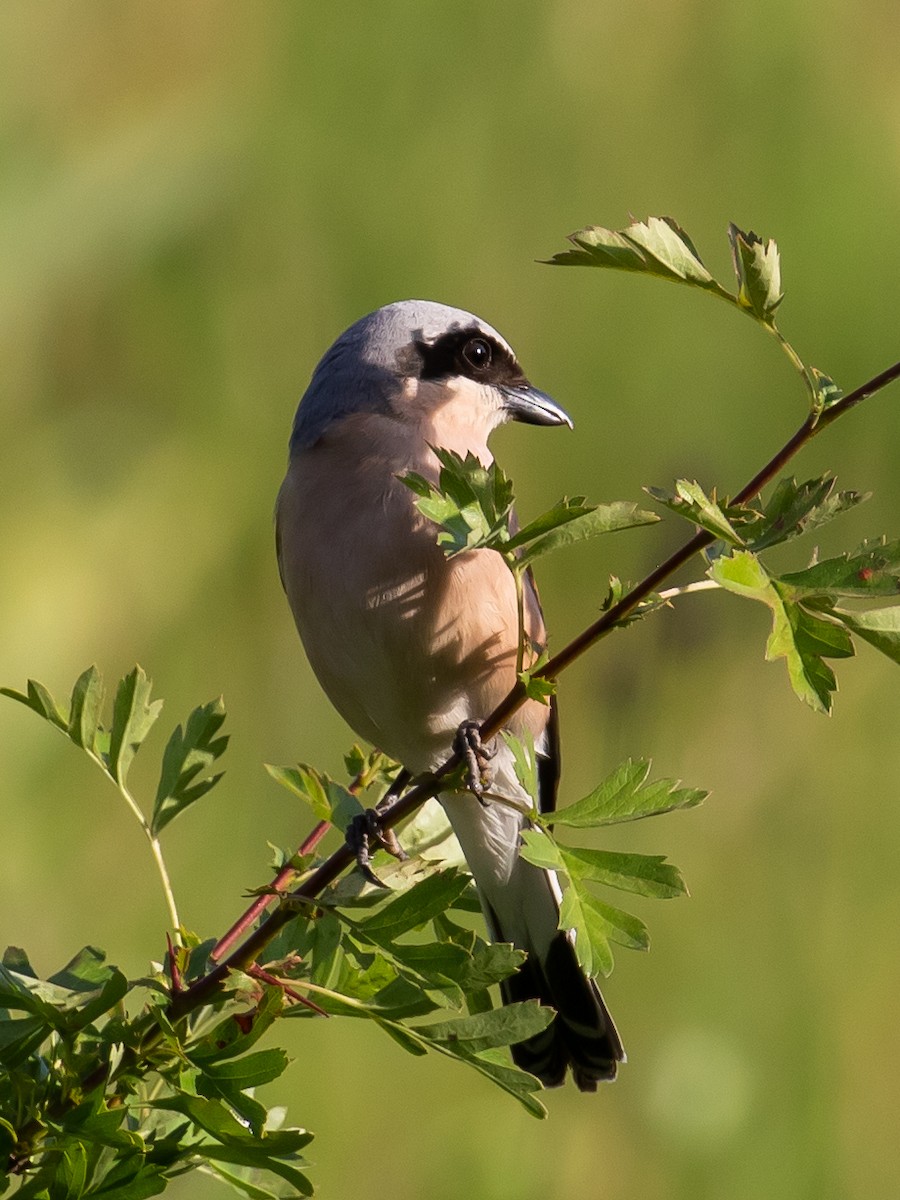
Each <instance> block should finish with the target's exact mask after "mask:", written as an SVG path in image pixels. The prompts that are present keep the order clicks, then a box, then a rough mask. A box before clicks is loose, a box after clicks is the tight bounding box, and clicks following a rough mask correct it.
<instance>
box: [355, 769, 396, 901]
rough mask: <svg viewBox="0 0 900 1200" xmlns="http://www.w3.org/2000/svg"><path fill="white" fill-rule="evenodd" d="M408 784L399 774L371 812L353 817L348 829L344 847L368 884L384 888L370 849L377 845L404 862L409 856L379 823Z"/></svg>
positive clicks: (367, 809) (369, 809)
mask: <svg viewBox="0 0 900 1200" xmlns="http://www.w3.org/2000/svg"><path fill="white" fill-rule="evenodd" d="M408 782H409V772H408V771H401V772H400V774H399V775H398V776H397V778H396V779H395V780H394V782H393V783H392V784H391V786H390V787H389V788H388V790H387V791H386V792H385V794H384V795H383V796H382V798H381V799H380V800H379V801H378V803H377V805H376V806H375V807H374V808H366V809H364V810H363V811H362V812H361V813H359V814H358V815H357V816H355V817H353V819H352V820H351V821H350V824H349V825H348V826H347V834H346V841H347V845H348V846H349V847H350V849H351V850H352V851H353V853H354V854H355V855H356V865H357V866H358V867H359V869H360V871H361V872H362V873H363V875H364V876H365V877H366V879H368V881H369V883H373V884H375V886H376V887H385V886H386V884H384V883H382V882H381V880H380V879H379V878H378V876H377V875H376V874H375V872H374V871H373V870H372V866H371V862H372V859H371V845H372V842H376V843H377V844H378V845H379V846H381V847H382V849H384V850H387V852H388V854H392V855H393V856H394V858H398V859H399V860H400V861H401V862H403V861H404V860H405V859H406V858H408V857H409V856H408V855H407V853H406V851H405V850H404V849H403V847H402V846H401V845H400V842H399V841H398V840H397V835H396V833H394V831H393V829H384V828H383V827H382V824H381V822H382V819H383V818H384V817H385V815H386V814H387V813H389V812H390V810H391V809H392V808H393V806H394V804H395V803H396V801H397V800H398V799H399V798H400V796H401V795H402V793H403V790H404V788H405V787H406V785H407V783H408Z"/></svg>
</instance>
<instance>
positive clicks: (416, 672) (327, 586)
mask: <svg viewBox="0 0 900 1200" xmlns="http://www.w3.org/2000/svg"><path fill="white" fill-rule="evenodd" d="M507 421H519V422H523V423H525V424H531V425H538V426H566V425H568V426H571V424H572V422H571V420H570V418H569V417H568V415H567V414H566V413H565V412H564V410H563V409H562V408H561V407H560V406H559V405H558V404H557V403H556V402H555V401H554V400H552V399H551V397H550V396H549V395H547V394H546V393H545V392H542V391H539V390H538V389H537V388H536V387H534V386H533V385H532V384H531V383H530V382H529V381H528V379H527V378H526V376H525V374H524V372H523V370H522V368H521V366H520V365H519V361H518V359H517V357H516V355H515V353H514V352H513V350H512V348H511V347H510V345H509V343H508V342H507V341H506V340H505V339H504V338H503V337H502V336H501V335H500V334H499V333H498V332H497V330H496V329H494V328H493V327H492V326H491V325H489V324H487V323H486V322H485V321H483V320H481V319H480V318H479V317H477V316H475V315H473V314H472V313H470V312H466V311H464V310H462V309H458V308H453V307H450V306H448V305H444V304H439V303H436V302H434V301H425V300H401V301H397V302H394V303H391V304H387V305H385V306H384V307H382V308H379V309H377V310H376V311H374V312H371V313H369V314H368V315H366V316H364V317H362V318H361V319H359V320H357V321H356V322H355V323H354V324H353V325H351V326H350V327H349V328H348V329H347V330H345V332H344V333H342V334H341V335H340V337H338V339H337V340H336V341H335V342H334V344H333V345H332V346H331V348H330V349H329V350H328V351H327V352H326V353H325V355H324V356H323V358H322V359H321V361H320V362H319V364H318V365H317V366H316V368H315V370H314V372H313V374H312V378H311V380H310V383H309V386H308V388H307V390H306V392H305V393H304V395H303V397H302V399H301V401H300V404H299V407H298V409H297V413H296V417H295V419H294V423H293V428H292V432H291V436H290V443H289V454H288V468H287V473H286V476H285V479H284V482H283V484H282V486H281V489H280V491H279V494H278V499H277V504H276V516H275V526H276V548H277V556H278V566H279V571H280V575H281V580H282V583H283V586H284V589H285V592H286V594H287V599H288V602H289V604H290V608H291V611H292V613H293V617H294V622H295V624H296V627H297V630H298V632H299V635H300V639H301V641H302V644H303V647H304V650H305V652H306V655H307V658H308V660H309V663H310V665H311V667H312V669H313V672H314V674H315V675H316V677H317V679H318V681H319V683H320V684H321V686H322V688H323V690H324V691H325V693H326V695H327V696H328V698H329V699H330V701H331V703H332V704H333V705H334V707H335V708H336V709H337V711H338V712H339V713H340V714H341V716H342V717H343V718H344V719H345V720H346V721H347V723H348V724H349V725H350V726H351V728H352V729H353V730H354V731H355V732H356V734H357V735H359V736H360V737H362V738H364V739H365V740H366V741H368V742H369V743H371V744H372V745H374V746H376V747H378V748H379V749H381V750H382V751H383V752H384V753H386V754H387V755H389V756H390V757H391V758H393V759H395V760H396V761H398V762H399V763H401V764H402V765H403V767H405V768H406V769H407V770H408V771H409V772H411V773H412V775H413V776H416V775H419V774H421V773H425V772H429V771H433V770H435V769H436V768H438V767H439V766H440V765H441V764H442V763H443V762H444V761H445V760H446V759H447V758H448V757H449V756H450V754H451V752H452V750H453V748H454V746H455V745H456V744H457V741H456V739H457V737H458V734H459V731H460V730H461V729H462V728H464V727H465V728H467V729H469V730H470V731H471V730H472V729H473V728H477V724H478V722H480V721H482V720H483V719H484V718H485V717H486V716H487V715H488V714H489V713H490V712H491V711H492V710H493V709H494V708H495V707H496V705H497V704H498V703H499V702H500V701H501V700H502V699H503V698H504V697H505V696H506V695H507V693H508V692H509V691H510V690H511V688H512V687H513V685H514V684H515V682H516V652H517V645H518V617H517V612H518V610H517V599H516V590H515V582H514V579H513V576H512V573H511V572H510V571H509V569H508V568H507V566H506V564H505V563H504V562H503V560H502V558H501V557H500V555H498V554H497V553H496V552H495V551H493V550H491V549H487V548H482V549H475V550H468V551H464V552H463V553H459V554H456V555H454V556H452V557H448V556H447V555H445V553H444V552H443V550H442V549H441V548H440V547H439V546H438V544H437V537H436V530H435V526H434V524H433V523H432V522H431V521H429V520H428V519H426V518H425V517H424V516H423V515H422V514H421V512H420V511H419V509H418V508H417V506H416V503H415V496H414V494H413V492H412V491H411V490H410V489H409V488H408V487H407V486H405V485H404V483H403V482H402V481H401V479H400V476H402V475H403V474H404V473H406V472H410V471H414V472H416V473H418V474H419V475H421V476H422V477H424V478H425V479H426V480H431V481H433V482H437V480H438V475H439V460H438V458H437V456H436V454H435V448H441V449H444V450H450V451H454V452H455V453H457V454H459V455H460V456H463V457H465V456H466V455H474V456H475V457H476V458H477V459H478V460H480V461H481V463H482V464H483V465H484V466H489V465H490V463H491V462H492V461H493V458H492V454H491V451H490V450H489V448H488V439H489V437H490V435H491V433H492V432H493V430H494V429H495V428H497V427H498V426H499V425H501V424H503V423H504V422H507ZM525 626H526V632H527V635H528V637H529V639H530V640H531V642H532V644H533V645H536V646H543V645H544V644H545V643H546V630H545V627H544V621H543V616H542V613H541V608H540V603H539V601H538V596H537V592H536V590H535V587H534V583H533V580H532V578H531V576H530V575H529V576H528V578H527V579H526V596H525ZM509 728H510V729H511V731H512V732H513V733H515V734H517V735H518V736H520V737H527V736H530V737H531V738H533V740H534V745H535V748H536V751H537V755H538V768H539V769H538V777H539V785H540V786H539V792H540V795H539V797H538V804H539V807H540V808H541V809H542V811H551V810H553V809H554V807H555V803H556V789H557V783H558V779H559V738H558V716H557V708H556V703H555V698H554V700H553V702H552V703H551V704H550V705H549V706H548V705H546V704H542V703H539V702H538V701H535V700H529V701H528V702H526V704H525V705H524V706H523V707H521V708H520V709H519V710H518V712H517V713H516V714H515V715H514V716H513V717H512V718H511V719H510V721H509ZM498 741H499V739H498ZM478 749H479V753H480V748H478ZM490 765H491V782H490V787H489V789H488V792H487V793H486V795H485V796H484V797H482V798H478V797H477V796H475V795H473V794H471V793H470V792H466V791H455V792H443V793H441V795H440V796H439V799H440V802H441V804H442V805H443V808H444V810H445V812H446V814H447V816H448V818H449V821H450V824H451V827H452V829H453V832H454V833H455V835H456V837H457V839H458V841H459V844H460V847H461V849H462V852H463V855H464V857H465V859H466V864H467V866H468V869H469V871H470V872H471V874H472V877H473V879H474V881H475V886H476V889H477V892H478V896H479V900H480V903H481V908H482V911H483V914H484V918H485V922H486V925H487V929H488V933H489V935H490V937H491V938H492V940H493V941H495V942H507V943H512V944H513V945H514V946H515V947H517V948H518V949H519V950H523V951H525V953H526V956H527V957H526V958H525V961H524V963H523V965H522V967H521V969H520V970H519V971H518V973H517V974H515V975H513V976H511V977H510V978H508V979H507V980H505V981H503V983H502V984H501V994H502V999H503V1002H504V1003H507V1004H508V1003H512V1002H515V1001H521V1000H528V999H537V1000H539V1001H540V1002H541V1003H542V1004H546V1005H549V1006H550V1007H552V1008H553V1009H555V1010H556V1014H557V1015H556V1017H555V1018H554V1020H553V1021H552V1022H551V1024H550V1025H548V1027H547V1028H546V1029H544V1030H543V1031H541V1032H540V1033H538V1034H536V1035H533V1036H532V1037H530V1038H528V1039H526V1040H524V1041H522V1042H519V1043H517V1044H516V1045H515V1046H513V1047H512V1055H513V1061H514V1062H515V1063H516V1064H517V1065H518V1066H519V1067H521V1068H522V1069H523V1070H526V1071H529V1072H530V1073H531V1074H533V1075H535V1076H536V1077H537V1078H538V1079H539V1080H540V1081H541V1083H542V1084H543V1085H544V1086H545V1087H555V1086H559V1085H560V1084H562V1083H563V1082H564V1081H565V1079H566V1078H567V1075H568V1072H569V1070H571V1073H572V1077H573V1079H574V1081H575V1084H576V1085H577V1087H578V1088H579V1089H580V1090H582V1091H590V1092H592V1091H596V1089H597V1084H598V1082H600V1081H603V1080H612V1079H614V1078H615V1076H616V1072H617V1067H618V1064H619V1063H620V1062H622V1061H624V1059H625V1054H624V1050H623V1047H622V1042H621V1040H620V1038H619V1034H618V1032H617V1030H616V1027H615V1024H614V1023H613V1020H612V1017H611V1016H610V1014H609V1011H608V1009H607V1007H606V1004H605V1003H604V1000H603V997H602V996H601V993H600V990H599V988H598V987H597V984H596V982H595V981H594V980H593V979H591V978H590V977H589V976H587V975H586V974H585V973H584V971H583V970H582V968H581V966H580V965H579V963H578V960H577V957H576V954H575V948H574V933H573V932H572V931H568V932H566V931H561V930H560V929H559V908H560V900H561V889H560V884H559V881H558V879H557V877H556V875H555V873H554V872H552V871H548V870H544V869H542V868H540V867H537V866H535V865H533V864H531V863H529V862H526V861H525V859H524V858H521V857H520V856H519V853H518V850H519V845H520V842H521V836H522V832H523V830H524V829H526V828H528V827H529V820H528V817H527V814H526V812H525V811H524V810H525V809H527V807H528V806H529V805H530V803H531V801H530V798H529V797H528V795H527V793H526V792H525V790H524V788H523V787H522V785H521V783H520V782H519V780H518V779H517V777H516V774H515V770H514V765H513V755H512V752H511V751H510V749H509V747H508V746H507V745H505V744H498V745H497V746H496V747H495V749H494V753H493V757H492V761H491V764H490ZM491 796H499V797H500V799H499V800H493V799H491ZM504 798H505V799H506V800H507V801H512V803H506V802H503V799H504Z"/></svg>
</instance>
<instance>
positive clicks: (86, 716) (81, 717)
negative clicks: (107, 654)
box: [67, 667, 103, 754]
mask: <svg viewBox="0 0 900 1200" xmlns="http://www.w3.org/2000/svg"><path fill="white" fill-rule="evenodd" d="M102 707H103V680H102V679H101V678H100V672H99V671H98V670H97V668H96V667H88V669H87V670H86V671H83V672H82V674H81V675H79V676H78V679H77V680H76V681H75V686H74V688H73V689H72V699H71V701H70V703H69V721H68V730H67V732H68V734H69V737H70V738H71V739H72V741H73V742H74V743H75V745H76V746H81V747H82V748H83V749H84V750H87V751H89V752H90V753H91V754H98V748H97V732H98V730H99V728H100V710H101V708H102Z"/></svg>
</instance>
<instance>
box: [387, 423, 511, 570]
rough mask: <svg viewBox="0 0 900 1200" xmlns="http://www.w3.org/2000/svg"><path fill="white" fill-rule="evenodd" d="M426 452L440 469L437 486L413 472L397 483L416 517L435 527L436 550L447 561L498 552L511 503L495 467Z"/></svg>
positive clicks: (504, 480)
mask: <svg viewBox="0 0 900 1200" xmlns="http://www.w3.org/2000/svg"><path fill="white" fill-rule="evenodd" d="M432 450H433V451H434V453H435V455H436V456H437V459H438V462H439V463H440V464H441V469H440V474H439V477H438V483H437V485H435V484H434V483H432V482H431V481H430V480H427V479H425V478H424V477H423V476H422V475H418V474H416V473H415V472H408V473H407V474H405V475H400V476H398V478H399V479H400V480H401V482H402V483H405V484H406V486H407V487H408V488H410V489H411V490H412V491H413V492H415V493H416V495H417V496H418V497H419V499H418V500H417V501H416V507H417V508H418V509H419V511H420V512H421V513H422V515H423V516H424V517H427V518H428V520H430V521H434V522H435V524H437V525H438V526H440V530H441V532H440V533H439V534H438V538H437V543H438V545H439V546H442V547H443V549H444V553H445V554H446V555H447V556H448V557H452V556H453V555H454V554H460V553H462V552H463V551H465V550H475V549H481V548H490V549H500V548H501V547H503V546H504V545H505V543H506V542H507V541H508V540H509V520H510V514H511V512H512V503H513V489H512V483H511V482H510V480H509V479H508V478H507V476H506V475H505V474H504V473H503V471H502V470H501V469H500V467H498V466H497V464H496V463H495V462H492V463H491V464H490V465H489V466H487V467H485V466H484V464H483V463H482V462H481V461H480V459H478V458H476V457H475V455H474V454H471V453H470V454H467V455H466V457H465V458H462V457H461V456H460V455H459V454H456V453H455V452H454V451H452V450H445V449H443V448H441V447H439V446H432Z"/></svg>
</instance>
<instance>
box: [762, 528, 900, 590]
mask: <svg viewBox="0 0 900 1200" xmlns="http://www.w3.org/2000/svg"><path fill="white" fill-rule="evenodd" d="M779 584H780V585H782V587H783V589H785V590H786V589H790V592H789V594H790V596H791V597H792V598H796V599H804V598H809V597H812V596H835V597H836V596H866V597H868V596H897V595H900V539H897V540H894V541H892V542H888V541H887V540H886V539H885V538H883V537H882V538H876V539H873V540H871V541H866V542H863V543H862V545H861V546H859V547H858V548H857V549H856V550H854V551H852V552H851V553H849V554H842V555H840V556H839V557H838V558H826V559H825V560H824V561H823V562H819V563H815V565H814V566H811V567H807V568H806V570H805V571H793V572H791V573H789V574H787V575H781V576H779Z"/></svg>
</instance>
